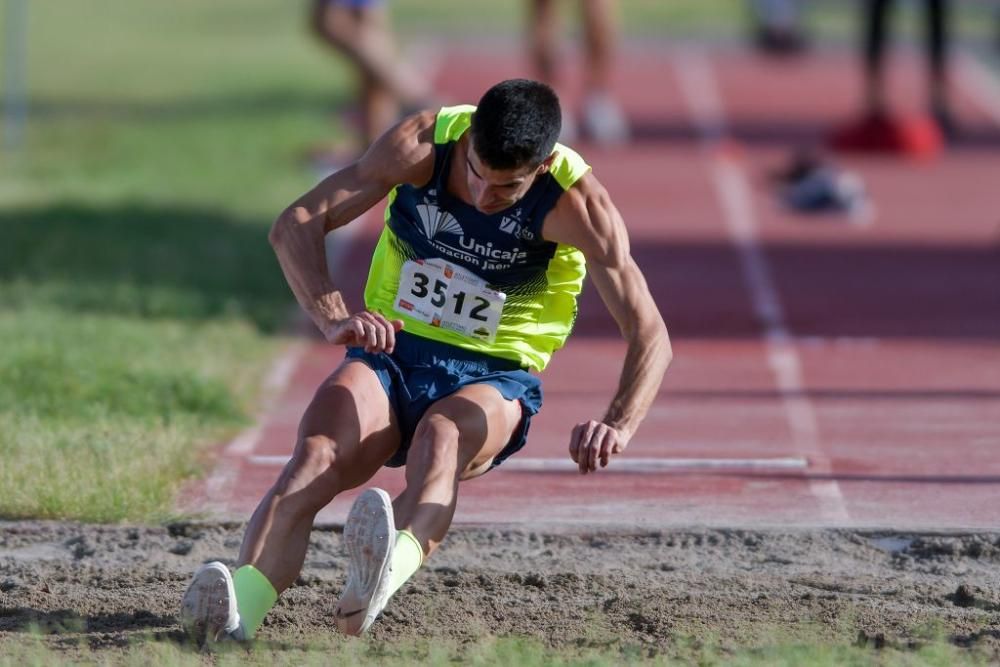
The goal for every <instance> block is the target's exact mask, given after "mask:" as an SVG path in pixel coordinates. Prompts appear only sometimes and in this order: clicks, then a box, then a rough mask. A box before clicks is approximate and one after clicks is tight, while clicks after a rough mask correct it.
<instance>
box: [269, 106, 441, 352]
mask: <svg viewBox="0 0 1000 667" xmlns="http://www.w3.org/2000/svg"><path fill="white" fill-rule="evenodd" d="M435 118H436V114H435V113H434V112H433V111H424V112H420V113H417V114H415V115H413V116H410V117H408V118H406V119H404V120H402V121H401V122H400V123H399V124H398V125H396V126H395V127H393V128H392V129H390V130H389V131H387V132H386V133H385V134H384V135H382V136H381V137H380V138H379V139H378V140H377V141H376V142H375V143H374V144H372V146H371V148H369V149H368V151H367V152H366V153H365V154H364V155H363V156H362V157H361V158H360V159H359V160H358V161H357V162H355V163H354V164H352V165H350V166H349V167H346V168H344V169H342V170H340V171H338V172H337V173H335V174H333V175H331V176H329V177H328V178H326V179H324V180H323V181H322V182H321V183H320V184H319V185H317V186H316V187H315V188H313V189H312V190H311V191H310V192H308V193H306V194H305V195H303V196H302V197H300V198H299V199H298V200H297V201H295V202H293V203H292V204H291V205H290V206H289V207H288V208H286V209H285V210H284V211H283V212H282V213H281V215H279V216H278V219H277V220H275V222H274V225H273V226H272V227H271V232H270V234H269V235H268V240H269V241H270V243H271V246H272V247H273V248H274V251H275V254H276V255H277V256H278V263H279V264H280V265H281V270H282V272H283V273H284V274H285V279H286V280H287V281H288V285H289V287H291V289H292V292H293V293H294V294H295V298H296V300H297V301H298V302H299V305H301V306H302V308H303V309H304V310H305V311H306V313H308V314H309V316H310V318H311V319H312V320H313V322H315V324H316V326H317V327H318V328H319V330H320V331H321V332H322V333H323V335H324V336H325V337H326V339H327V340H328V341H330V342H333V343H340V344H344V345H364V346H365V347H366V349H368V350H370V351H378V350H383V349H384V350H387V351H392V346H393V343H394V340H395V337H394V333H395V331H396V330H398V329H399V328H400V327H401V326H402V323H401V322H398V321H397V322H395V323H392V322H389V321H388V320H386V319H385V318H384V317H382V316H381V315H379V314H378V313H370V312H367V311H362V312H360V313H356V314H354V315H351V313H350V311H349V310H348V308H347V306H346V305H345V303H344V299H343V297H342V296H341V293H340V290H339V289H337V287H336V286H334V284H333V283H332V282H331V280H330V278H329V272H328V270H327V263H326V248H325V244H324V237H325V236H326V234H327V233H328V232H330V231H331V230H334V229H336V228H338V227H343V226H344V225H346V224H347V223H349V222H351V221H352V220H354V219H356V218H358V217H359V216H361V215H362V214H363V213H364V212H365V211H367V210H368V209H370V208H371V207H373V206H375V205H376V204H378V203H379V202H380V201H381V200H382V199H383V198H384V197H385V196H386V195H387V194H388V193H389V191H390V190H392V188H394V187H395V186H397V185H400V184H403V183H412V184H423V183H425V182H427V181H428V180H429V179H430V178H431V175H432V174H433V170H434V122H435Z"/></svg>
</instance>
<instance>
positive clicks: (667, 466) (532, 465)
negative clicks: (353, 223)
mask: <svg viewBox="0 0 1000 667" xmlns="http://www.w3.org/2000/svg"><path fill="white" fill-rule="evenodd" d="M248 461H249V462H250V463H251V464H253V465H259V466H275V467H280V466H284V465H285V464H286V463H288V457H287V456H251V457H250V458H249V459H248ZM808 467H809V462H808V461H807V460H806V459H803V458H794V457H778V458H761V459H682V458H645V459H643V458H634V459H628V458H623V459H615V460H614V461H613V462H612V463H611V465H610V466H609V467H608V468H607V470H608V472H626V473H658V472H669V471H674V470H679V471H686V472H687V471H694V472H716V471H726V470H752V471H761V470H764V471H767V470H775V471H778V470H805V469H806V468H808ZM498 470H501V471H507V472H578V471H579V466H577V465H576V464H575V463H573V461H571V460H570V459H569V457H568V456H567V457H566V458H561V459H538V458H535V459H533V458H527V457H524V458H521V457H513V458H511V459H509V460H507V461H505V462H504V463H503V465H501V466H500V467H499V468H498Z"/></svg>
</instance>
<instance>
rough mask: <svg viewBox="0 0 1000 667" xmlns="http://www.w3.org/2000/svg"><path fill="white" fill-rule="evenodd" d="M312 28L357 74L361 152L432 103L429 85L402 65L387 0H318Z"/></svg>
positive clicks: (313, 14) (315, 5)
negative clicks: (405, 116) (403, 116)
mask: <svg viewBox="0 0 1000 667" xmlns="http://www.w3.org/2000/svg"><path fill="white" fill-rule="evenodd" d="M312 26H313V29H314V30H315V31H316V33H317V34H318V35H319V36H320V37H321V38H322V39H323V41H325V42H326V43H327V44H329V45H330V46H332V47H333V48H335V49H336V50H337V51H339V52H340V53H342V54H343V55H344V56H346V57H347V58H348V59H349V60H350V61H351V63H352V65H353V66H354V67H355V69H356V70H357V72H358V77H359V78H358V83H359V90H358V106H359V110H360V114H361V133H362V136H361V142H359V143H363V145H362V146H359V147H358V150H364V149H365V148H367V147H368V145H369V144H371V142H373V141H374V140H375V139H376V138H378V137H379V136H381V134H382V133H383V132H385V131H386V130H387V129H389V128H390V127H391V126H392V125H393V124H394V123H395V122H396V121H397V120H399V117H400V114H401V113H402V112H404V111H410V110H415V109H417V108H421V107H423V106H424V105H425V104H426V103H427V102H428V100H429V98H430V89H429V86H428V84H427V82H426V81H424V79H423V78H422V77H421V76H420V75H419V74H418V73H416V72H413V71H410V68H408V67H406V66H405V65H404V64H403V63H402V62H401V61H400V60H399V59H398V56H397V54H396V44H395V39H394V37H393V34H392V30H391V26H390V23H389V15H388V9H387V8H386V6H385V2H384V0H315V3H314V5H313V13H312Z"/></svg>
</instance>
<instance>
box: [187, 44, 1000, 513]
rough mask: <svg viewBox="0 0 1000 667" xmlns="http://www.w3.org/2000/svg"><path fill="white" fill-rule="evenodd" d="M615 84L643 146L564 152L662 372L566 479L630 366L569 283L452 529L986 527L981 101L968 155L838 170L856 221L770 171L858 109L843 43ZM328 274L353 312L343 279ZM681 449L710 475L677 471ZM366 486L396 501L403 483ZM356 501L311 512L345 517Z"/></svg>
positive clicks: (263, 442)
mask: <svg viewBox="0 0 1000 667" xmlns="http://www.w3.org/2000/svg"><path fill="white" fill-rule="evenodd" d="M446 55H447V57H446V58H444V59H443V61H444V62H446V63H448V66H447V70H446V71H445V72H444V73H443V74H442V76H441V77H440V81H439V83H440V87H441V90H442V91H444V92H445V94H447V95H449V96H451V97H452V98H453V99H456V100H462V101H470V102H474V101H475V100H476V99H478V97H479V95H480V94H481V93H482V92H483V90H484V89H485V88H486V87H488V86H489V85H490V84H491V83H492V82H495V81H497V80H499V79H501V78H507V77H510V76H518V75H524V74H525V72H526V69H525V67H524V64H523V63H520V62H519V61H517V60H512V59H510V58H509V57H506V56H505V54H502V53H500V52H495V53H492V54H485V55H484V54H483V53H482V52H481V51H473V50H471V49H470V50H468V51H463V50H456V51H454V52H451V53H449V54H446ZM910 65H911V64H910V63H908V62H902V63H900V67H899V68H898V72H899V74H898V76H897V78H896V84H895V85H896V86H897V89H896V90H894V96H895V98H896V99H897V100H899V101H900V103H901V104H902V105H916V104H917V103H918V102H919V99H920V97H921V95H922V88H921V85H920V84H921V82H920V77H919V76H918V72H917V68H916V67H912V66H910ZM618 81H619V90H618V93H619V94H620V98H621V99H622V100H623V102H624V104H625V106H626V108H627V111H628V113H629V116H630V118H631V119H632V122H633V126H634V130H635V135H636V138H635V141H634V142H633V143H632V144H630V145H629V146H626V147H621V148H614V149H598V148H596V147H592V146H587V145H586V144H579V148H580V150H581V152H582V153H583V154H584V156H585V157H586V158H587V159H588V161H589V162H591V164H592V165H593V166H594V171H595V173H596V174H597V175H598V177H599V178H600V179H601V180H602V181H603V182H604V183H605V184H606V185H607V187H608V189H609V190H610V192H611V193H612V196H613V197H614V199H615V201H616V202H617V204H618V206H619V208H620V209H621V211H622V213H623V215H624V217H625V219H626V221H627V223H628V226H629V230H630V234H631V240H632V250H633V254H634V256H635V257H636V259H637V261H638V262H639V264H640V266H641V267H642V268H643V270H644V272H645V274H646V276H647V279H648V281H649V283H650V286H651V289H652V291H653V293H654V296H655V298H656V300H657V302H658V303H659V305H660V307H661V309H662V311H663V313H664V316H665V318H666V320H667V324H668V326H669V328H670V330H671V334H672V338H673V341H674V351H675V360H674V363H673V366H672V367H671V370H670V372H669V373H668V377H667V380H666V382H665V383H664V386H663V389H662V390H661V392H660V394H659V396H658V399H657V401H656V403H655V404H654V405H653V407H652V409H651V411H650V414H649V416H648V417H647V419H646V421H645V423H644V424H643V426H642V428H641V429H640V430H639V432H638V433H637V434H636V436H635V438H634V440H633V442H632V443H631V446H630V447H629V449H628V451H627V453H626V454H625V455H624V456H623V457H621V458H619V459H617V460H616V461H615V462H614V463H613V464H612V466H611V467H609V468H608V469H606V470H602V471H600V472H599V473H598V474H596V475H590V476H587V477H581V476H580V475H579V474H577V473H574V472H571V471H563V470H561V469H558V467H559V465H560V462H562V463H563V464H564V462H565V461H568V457H567V454H566V445H567V442H568V435H569V431H570V429H571V428H572V426H573V424H575V423H576V422H578V421H582V420H585V419H589V418H594V417H597V418H599V417H600V416H601V415H602V414H603V411H604V409H605V407H606V405H607V403H608V401H609V399H610V397H611V394H612V393H613V391H614V388H615V386H616V383H617V375H618V372H619V369H620V364H621V360H622V357H623V353H624V346H623V344H622V343H621V341H620V339H619V337H618V334H617V331H616V328H615V326H614V323H613V321H612V320H611V319H610V317H609V316H608V315H607V314H606V313H605V312H604V309H603V306H602V305H601V304H600V302H599V300H598V299H597V297H596V293H595V291H594V290H593V289H592V288H590V287H588V288H586V289H585V293H584V296H583V299H582V303H581V316H580V318H579V321H578V324H577V329H576V331H575V333H574V335H573V337H572V338H571V340H570V342H569V343H568V345H567V346H566V348H565V349H564V350H562V351H560V352H559V353H558V354H557V355H556V357H555V359H554V361H553V363H552V365H551V366H550V368H549V369H548V370H547V371H546V372H545V373H544V375H543V379H544V384H545V406H544V408H543V410H542V413H541V414H540V415H539V416H538V417H537V418H536V420H535V422H534V424H533V426H532V433H531V437H530V440H529V443H528V446H527V447H526V448H525V450H523V451H522V452H521V453H520V454H519V455H518V456H517V457H515V458H514V459H513V460H512V462H516V463H515V464H514V465H507V466H504V467H501V468H500V469H499V470H497V471H494V472H492V473H490V474H488V475H486V476H484V477H482V478H480V479H477V480H474V481H471V482H468V483H464V484H462V486H461V490H460V500H459V508H458V512H457V515H456V522H459V523H472V524H477V523H506V524H518V525H528V524H532V525H540V524H547V525H548V526H549V527H550V528H552V527H555V526H570V525H578V526H579V525H594V526H599V525H615V526H619V527H620V526H633V527H650V528H661V527H668V526H689V525H714V526H733V527H751V526H768V525H785V526H789V525H796V526H855V527H862V526H863V527H876V528H878V527H885V528H893V529H904V530H905V529H913V530H916V529H959V528H992V529H996V528H998V527H1000V456H998V453H1000V242H998V239H1000V213H998V211H1000V190H998V189H997V188H996V186H995V182H996V177H997V174H998V173H1000V152H998V151H997V148H1000V126H998V124H997V122H996V121H997V119H998V118H1000V113H998V109H996V108H992V109H991V108H990V107H989V106H988V104H987V103H986V102H985V101H984V99H985V96H983V95H981V94H973V93H975V92H976V91H974V90H972V89H964V90H960V91H959V93H960V95H959V100H958V102H959V104H958V115H959V117H960V118H961V119H962V120H963V122H964V123H965V127H966V129H967V135H968V137H969V140H968V141H965V142H963V143H960V145H958V146H957V147H955V148H953V149H952V150H950V151H949V152H948V153H946V154H945V155H943V156H942V157H941V158H940V159H939V160H936V161H933V162H928V163H914V162H908V161H905V160H900V159H893V158H888V157H852V158H850V159H847V158H843V159H842V162H843V163H844V164H846V165H847V166H849V167H850V168H852V169H855V170H856V171H858V172H859V173H860V174H861V175H862V176H863V178H864V179H865V181H866V183H867V185H868V187H869V189H870V191H871V193H872V198H873V200H874V202H875V203H876V206H877V215H876V219H875V221H874V223H873V224H870V225H866V226H862V225H853V224H849V223H846V222H845V221H843V220H837V219H830V218H819V219H803V218H801V217H796V216H794V215H791V214H789V213H787V212H786V211H784V210H782V209H781V208H780V207H778V206H777V205H776V203H775V201H774V196H773V193H772V191H771V190H770V189H769V188H768V186H767V182H766V181H767V179H766V174H767V173H768V171H769V170H771V169H773V168H775V167H776V166H779V165H780V164H781V162H782V160H783V159H785V158H786V157H787V154H788V150H789V147H790V146H792V145H795V144H798V143H803V142H806V143H808V142H810V141H816V140H818V139H819V138H821V137H822V135H823V133H824V132H825V131H826V130H828V129H829V128H830V127H831V126H832V125H835V124H836V123H838V122H841V121H843V120H844V119H847V118H850V116H851V114H852V113H853V112H854V110H855V109H856V106H855V103H856V100H857V94H856V91H857V90H859V89H860V85H859V82H858V80H857V75H856V72H855V68H854V61H853V59H852V58H850V57H848V54H838V53H820V54H816V55H812V56H809V57H806V58H803V59H801V60H794V61H783V62H778V63H775V62H773V61H767V60H762V59H760V58H757V57H755V56H752V55H750V54H747V53H745V52H741V51H738V50H735V49H734V50H731V51H725V50H722V51H718V50H717V51H711V52H700V51H692V50H684V49H677V48H666V47H655V48H653V47H648V48H641V49H633V50H626V51H625V52H624V53H623V54H622V57H621V68H620V76H619V79H618ZM563 92H564V93H565V99H566V100H569V101H570V103H572V102H571V101H572V100H573V99H574V98H575V90H573V89H572V88H569V89H567V90H566V91H563ZM991 118H992V120H991ZM991 146H992V147H991ZM378 224H379V222H378V216H371V217H370V218H369V220H368V222H367V223H366V224H365V226H363V227H361V226H359V228H360V229H361V233H360V235H359V236H358V238H357V239H355V240H354V241H353V242H352V245H351V250H350V252H351V255H352V256H356V257H363V256H367V255H366V254H365V253H367V252H368V249H369V248H370V247H371V246H372V244H373V240H374V238H375V234H376V233H377V228H378ZM358 273H361V272H358ZM342 284H343V285H344V287H345V289H346V290H347V292H348V294H351V295H352V296H354V297H355V301H354V303H355V304H356V305H359V304H360V290H361V284H360V282H359V280H358V279H356V278H355V279H353V280H351V279H347V280H344V281H342ZM342 355H343V352H342V350H340V349H335V348H330V347H328V346H325V345H323V344H321V343H315V342H312V343H302V344H301V345H300V346H299V348H297V350H296V351H295V353H294V354H293V355H291V356H289V357H288V359H287V360H286V361H288V362H289V363H290V364H291V365H289V366H287V368H286V369H285V370H287V371H289V372H288V374H287V377H286V380H287V381H286V382H283V383H281V384H282V385H283V389H282V390H281V391H280V392H279V393H278V394H277V396H276V398H275V401H274V403H273V405H272V407H271V409H270V410H269V411H268V412H267V413H266V414H265V415H263V417H262V421H261V424H260V425H259V427H258V428H257V429H255V430H254V431H251V432H248V433H245V434H243V436H241V437H240V438H238V439H237V440H236V441H234V442H233V443H230V445H229V446H227V448H226V449H225V451H224V452H223V455H222V457H221V458H220V461H219V464H218V467H217V470H216V472H215V473H214V474H213V475H212V476H211V477H210V478H209V479H208V481H207V484H206V486H205V488H203V489H202V490H201V492H200V493H198V494H196V495H194V496H193V498H197V499H198V500H193V501H192V502H191V505H196V507H195V509H199V508H205V507H207V508H208V509H209V510H210V511H212V512H214V513H215V514H216V515H219V516H226V517H232V518H237V519H245V518H247V517H248V516H249V514H250V512H251V511H252V510H253V507H254V506H255V504H256V502H257V501H258V500H259V498H260V497H261V496H262V495H263V494H264V492H265V491H266V490H267V488H268V486H269V485H270V484H271V483H272V482H273V481H274V479H275V477H276V476H277V474H278V472H279V470H280V466H281V465H282V462H283V461H284V460H285V459H286V458H287V456H288V455H289V453H290V452H291V449H292V446H293V443H294V435H295V428H296V424H297V420H298V417H299V415H300V414H301V412H302V410H303V409H304V407H305V405H306V403H307V402H308V400H309V398H310V396H311V394H312V391H313V390H314V389H315V387H316V386H317V385H318V384H319V383H320V381H321V380H322V379H323V378H324V377H325V376H326V375H327V374H328V373H329V372H330V370H332V369H333V368H334V367H335V366H336V365H337V363H339V361H340V359H341V358H342ZM640 459H641V460H645V459H653V461H652V463H650V464H648V465H639V464H637V463H636V462H637V461H639V460H640ZM692 460H694V461H696V462H697V461H704V462H705V463H706V464H711V465H714V466H715V467H712V468H705V467H697V466H696V467H694V468H690V467H678V466H687V465H690V464H691V462H692ZM630 461H631V462H632V463H631V464H629V463H628V462H630ZM725 461H729V463H725ZM780 461H785V464H786V465H785V466H784V467H782V466H780V465H779V463H780ZM753 463H755V464H757V465H762V466H764V467H758V468H750V467H748V466H750V465H751V464H753ZM531 465H538V466H541V467H543V468H553V467H554V468H556V469H549V470H542V471H530V470H526V469H525V467H526V466H531ZM796 465H799V466H800V467H796ZM517 466H520V468H517ZM663 466H667V467H666V468H664V467H663ZM670 466H674V467H670ZM644 469H645V470H644ZM372 484H374V485H378V486H382V487H384V488H386V489H388V490H389V491H390V492H391V493H395V492H397V491H399V490H400V489H401V488H402V486H403V478H402V473H401V472H400V471H398V470H388V469H387V470H384V471H383V472H380V473H379V474H378V475H377V476H376V478H375V479H374V480H373V482H372ZM353 496H354V494H353V493H348V494H344V495H343V496H341V497H338V498H337V499H336V500H335V501H334V503H333V504H332V505H331V506H330V507H329V508H327V509H326V510H324V511H323V512H322V513H321V514H320V517H319V521H323V522H330V521H333V522H339V521H342V520H343V518H344V516H345V515H346V511H347V508H348V507H349V504H350V502H351V501H352V499H353Z"/></svg>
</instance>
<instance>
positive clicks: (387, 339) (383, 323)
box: [326, 310, 403, 353]
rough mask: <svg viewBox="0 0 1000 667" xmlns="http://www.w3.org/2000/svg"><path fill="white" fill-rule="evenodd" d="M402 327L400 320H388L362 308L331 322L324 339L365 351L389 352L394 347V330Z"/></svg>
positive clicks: (379, 314)
mask: <svg viewBox="0 0 1000 667" xmlns="http://www.w3.org/2000/svg"><path fill="white" fill-rule="evenodd" d="M402 328H403V321H402V320H389V319H386V317H385V316H384V315H382V314H381V313H376V312H372V311H370V310H363V311H361V312H360V313H355V314H353V315H351V316H350V317H348V318H345V319H343V320H340V321H338V322H335V323H333V325H332V326H331V327H330V329H329V330H327V332H326V339H327V340H328V341H330V342H331V343H336V344H338V345H346V346H347V347H363V348H365V352H389V353H391V352H392V351H393V349H395V347H396V332H397V331H399V330H400V329H402Z"/></svg>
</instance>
